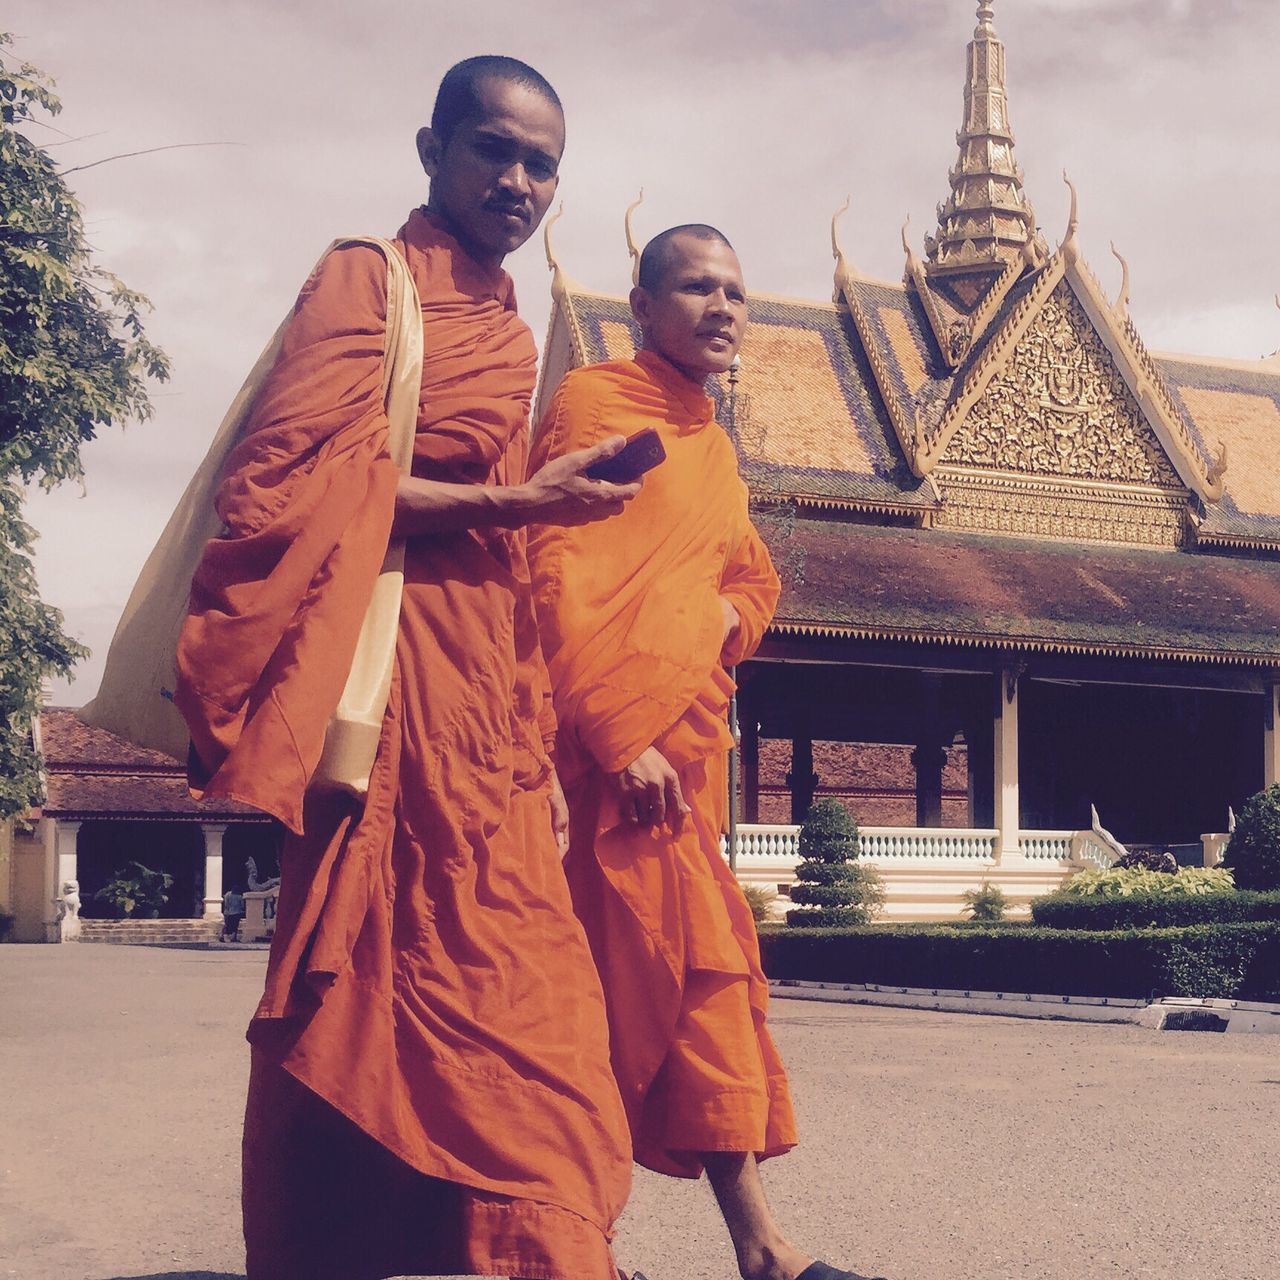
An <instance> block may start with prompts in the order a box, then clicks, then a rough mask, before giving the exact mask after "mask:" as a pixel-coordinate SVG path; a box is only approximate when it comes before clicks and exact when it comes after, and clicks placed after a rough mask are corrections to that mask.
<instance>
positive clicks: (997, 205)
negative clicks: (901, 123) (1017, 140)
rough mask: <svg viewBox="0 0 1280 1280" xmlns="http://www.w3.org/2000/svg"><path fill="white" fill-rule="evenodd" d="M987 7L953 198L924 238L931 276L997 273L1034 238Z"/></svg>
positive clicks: (971, 57) (972, 68) (1000, 53)
mask: <svg viewBox="0 0 1280 1280" xmlns="http://www.w3.org/2000/svg"><path fill="white" fill-rule="evenodd" d="M993 20H994V12H993V9H992V6H991V4H990V2H989V0H986V2H985V3H982V4H980V5H979V6H978V25H977V27H975V28H974V32H973V39H972V41H970V43H969V48H968V53H967V62H966V67H967V75H966V78H965V86H964V122H963V124H962V126H961V128H960V131H959V132H958V133H957V134H956V142H957V144H958V145H959V147H960V157H959V160H958V162H957V164H956V166H955V168H953V169H952V170H951V172H950V174H949V175H948V176H949V178H950V181H951V195H950V196H949V197H948V198H947V200H946V202H945V203H943V204H940V205H939V206H938V230H937V232H936V234H934V235H932V236H928V237H926V239H925V249H926V251H927V252H928V256H929V270H930V273H931V274H933V273H942V274H950V273H952V272H958V271H964V270H972V269H974V268H978V269H982V268H984V267H985V268H992V267H994V268H999V269H1002V268H1003V267H1004V266H1005V265H1006V264H1007V263H1009V262H1012V261H1014V260H1015V259H1017V258H1019V257H1021V256H1022V249H1023V246H1024V245H1026V244H1027V243H1028V242H1029V241H1032V240H1035V239H1038V236H1037V233H1036V216H1035V211H1034V210H1033V209H1032V207H1031V203H1030V201H1029V200H1028V199H1027V198H1026V196H1025V194H1024V193H1023V190H1022V169H1021V168H1020V166H1019V165H1018V164H1017V163H1016V162H1015V160H1014V158H1013V143H1014V138H1013V132H1012V130H1011V129H1010V128H1009V101H1008V96H1007V94H1006V92H1005V63H1004V45H1003V44H1002V43H1001V42H1000V40H999V39H998V38H997V36H996V32H995V28H994V26H993V25H992V22H993Z"/></svg>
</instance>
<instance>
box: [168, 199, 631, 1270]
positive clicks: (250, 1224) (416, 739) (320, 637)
mask: <svg viewBox="0 0 1280 1280" xmlns="http://www.w3.org/2000/svg"><path fill="white" fill-rule="evenodd" d="M398 247H399V249H400V250H401V252H402V253H403V254H404V256H405V259H406V261H407V262H408V265H409V268H410V270H411V271H412V273H413V276H414V280H415V283H416V285H417V288H418V292H419V295H420V297H421V301H422V307H423V316H424V325H425V357H424V365H423V381H422V393H421V402H420V410H419V415H418V429H417V435H416V438H415V446H414V462H413V472H414V474H415V475H418V476H423V477H427V478H433V479H439V480H448V481H453V482H469V483H476V484H487V483H511V482H515V481H518V480H520V479H521V478H522V477H523V474H524V471H525V465H526V455H527V434H526V430H525V424H526V420H527V412H528V405H529V400H530V397H531V394H532V389H533V382H534V376H535V363H536V355H535V349H534V345H533V341H532V337H531V335H530V334H529V331H528V328H527V326H525V325H524V324H523V322H521V321H520V320H519V319H518V318H517V316H516V313H515V302H514V297H513V291H512V288H511V284H510V280H509V278H508V277H507V276H506V275H505V274H504V273H502V272H501V271H489V270H485V269H483V268H481V267H480V266H479V265H478V264H477V263H475V262H474V260H472V259H471V258H470V257H469V256H468V255H467V254H466V253H465V252H464V251H463V249H462V248H461V246H460V245H459V244H458V243H457V242H456V241H455V240H454V239H453V238H452V237H451V236H450V235H449V234H448V232H447V231H446V230H445V229H444V228H443V226H442V225H441V224H440V223H438V222H437V221H436V220H435V219H434V217H433V216H432V215H428V214H426V213H424V212H423V211H418V212H415V213H414V214H413V215H412V216H411V217H410V219H409V221H408V223H407V224H406V226H405V227H404V228H403V229H402V230H401V232H400V234H399V238H398ZM385 277H386V268H385V264H384V263H383V261H382V259H381V258H380V257H379V256H378V254H377V253H376V251H373V250H365V249H362V248H359V247H355V248H351V249H340V250H338V251H336V252H334V253H333V254H331V255H330V256H329V258H328V259H326V261H325V262H324V263H323V264H322V266H321V267H320V269H319V270H318V271H317V273H316V274H315V275H313V277H312V278H311V279H310V280H309V281H308V282H307V284H306V286H305V287H304V288H303V291H302V294H301V296H300V298H299V301H298V305H297V309H296V312H295V315H294V319H293V321H292V323H291V325H290V327H289V330H288V332H287V334H286V336H285V340H284V346H283V349H282V352H281V355H280V358H279V360H278V362H277V364H276V366H275V368H274V369H273V371H272V373H271V375H270V377H269V379H268V381H267V383H266V384H265V386H264V387H263V389H262V391H261V393H260V395H259V398H258V401H257V403H256V404H255V407H254V418H253V423H252V429H251V431H250V432H249V434H248V435H247V436H246V438H245V440H244V442H243V443H242V445H241V446H239V448H238V449H237V450H236V452H235V453H234V454H233V455H232V457H231V459H230V461H229V463H228V466H227V470H226V475H225V480H224V483H223V485H222V487H221V490H220V493H219V498H218V502H219V511H220V514H221V515H222V518H223V519H224V521H225V522H226V526H227V533H226V535H225V536H224V537H222V538H220V539H217V540H215V541H214V542H212V543H210V544H209V548H208V550H207V552H206V555H205V558H204V560H203V562H202V564H201V567H200V570H199V571H198V573H197V575H196V580H195V582H194V584H193V589H192V607H191V614H190V617H189V619H188V622H187V626H186V628H185V629H184V632H183V636H182V642H181V644H180V647H179V670H180V681H179V688H178V693H177V698H178V702H179V705H180V707H181V709H182V711H183V713H184V715H185V716H186V718H187V721H188V724H189V725H190V728H191V734H192V741H193V749H194V752H193V754H194V757H195V762H194V765H193V783H194V784H195V785H194V788H193V789H194V790H195V792H196V794H204V795H210V796H214V795H216V796H226V797H234V798H236V799H239V800H243V801H246V802H247V803H249V804H252V805H255V806H256V807H258V808H260V809H262V810H264V811H265V812H268V813H272V814H274V815H275V816H276V817H278V818H279V819H280V820H281V821H282V822H284V823H285V824H286V825H287V826H288V827H289V828H290V829H291V832H292V833H293V834H291V835H290V837H289V838H288V839H287V841H286V845H285V849H284V853H283V855H282V860H281V891H280V902H279V919H278V923H277V930H276V935H275V940H274V942H273V945H272V951H271V956H270V961H269V966H268V972H267V981H266V990H265V993H264V995H263V998H262V1002H261V1004H260V1005H259V1008H258V1010H257V1013H256V1014H255V1017H254V1019H253V1023H252V1025H251V1027H250V1031H249V1038H250V1042H251V1044H252V1045H253V1069H252V1076H251V1084H250V1096H249V1103H248V1108H247V1113H246V1130H245V1179H244V1202H245V1228H246V1241H247V1245H248V1257H249V1275H250V1277H251V1278H252V1280H256V1278H257V1277H271V1280H285V1278H287V1277H293V1276H297V1277H303V1276H305V1277H308V1280H315V1278H316V1277H328V1276H333V1277H334V1278H335V1280H337V1277H339V1276H341V1277H342V1280H355V1278H357V1277H364V1276H368V1277H375V1276H377V1277H380V1276H386V1275H398V1274H404V1273H409V1274H440V1273H448V1272H454V1273H456V1272H467V1273H471V1274H483V1275H492V1274H500V1275H519V1276H530V1277H547V1278H548V1280H553V1278H559V1277H566V1278H567V1277H569V1276H574V1277H581V1276H589V1277H597V1278H598V1280H605V1277H611V1276H612V1275H613V1273H614V1268H613V1264H612V1260H611V1255H610V1249H609V1243H608V1241H609V1238H610V1234H611V1231H612V1224H613V1221H614V1219H615V1218H616V1216H617V1214H618V1213H619V1211H620V1210H621V1207H622V1205H623V1203H624V1201H625V1198H626V1194H627V1190H628V1180H629V1169H630V1153H629V1144H628V1139H627V1132H626V1122H625V1117H624V1114H623V1111H622V1108H621V1105H620V1102H619V1099H618V1095H617V1089H616V1085H615V1083H614V1081H613V1079H612V1076H611V1074H610V1072H609V1064H608V1047H607V1026H606V1020H605V1010H604V1005H603V997H602V994H601V991H600V986H599V982H598V979H597V978H596V975H595V972H594V969H593V968H592V965H591V957H590V953H589V950H588V947H587V943H586V939H585V937H584V934H583V931H582V928H581V926H580V924H579V923H578V922H577V920H576V919H575V918H574V915H573V912H572V904H571V901H570V897H569V892H568V888H567V886H566V883H565V879H564V874H563V871H562V868H561V865H560V859H559V856H558V851H557V848H556V844H555V840H554V836H553V833H552V831H551V825H550V813H549V793H550V769H549V761H548V756H547V748H546V744H545V741H544V740H549V739H550V737H551V735H552V734H553V732H554V717H553V714H552V712H551V703H550V695H549V690H548V686H547V680H546V673H545V668H544V666H543V664H542V659H541V655H540V651H539V647H538V643H537V634H536V627H535V623H534V618H533V612H532V604H531V600H530V590H529V581H528V569H527V563H526V559H525V548H524V535H523V533H522V532H521V533H510V532H505V531H499V530H475V531H468V532H462V533H456V534H447V535H446V534H442V535H438V536H436V535H433V536H421V537H416V538H412V539H410V540H409V541H408V544H407V547H406V554H405V581H404V591H403V598H402V606H401V615H400V630H399V637H398V642H397V651H396V666H395V675H394V679H393V684H392V691H391V698H390V703H389V706H388V709H387V715H386V719H385V721H384V724H383V729H382V736H381V740H380V743H379V748H378V754H377V759H376V762H375V764H374V769H373V775H372V778H371V780H370V786H369V793H368V797H367V800H366V802H365V804H364V806H363V807H360V806H359V805H358V804H357V803H356V802H355V801H352V800H350V799H347V798H342V797H339V796H336V795H311V796H309V795H307V794H306V785H307V780H308V778H309V776H310V772H311V770H312V769H313V768H314V766H315V762H316V760H317V759H318V757H319V754H320V749H321V747H322V745H323V737H324V729H325V725H326V723H327V720H328V717H329V715H330V713H331V711H332V709H333V706H334V704H335V703H336V701H337V698H338V696H339V694H340V692H341V689H342V685H343V682H344V680H345V677H346V669H347V667H348V665H349V663H350V659H351V653H352V651H353V649H354V645H355V640H356V636H357V634H358V631H359V627H360V622H361V619H362V618H363V615H364V612H365V608H366V606H367V603H368V599H369V594H370V592H371V590H372V584H373V581H374V577H375V576H376V574H377V572H378V568H379V566H380V564H381V561H382V556H383V553H384V551H385V549H386V545H387V540H388V536H389V531H390V528H391V522H392V517H393V514H394V501H395V489H396V483H397V469H396V467H395V464H394V463H393V462H392V461H391V459H390V458H389V457H388V455H387V423H386V418H385V415H384V412H383V408H382V404H381V359H382V346H383V328H384V321H385V311H386V296H385ZM326 1205H329V1206H333V1207H334V1211H330V1210H329V1209H326V1208H325V1206H326ZM391 1205H400V1206H402V1207H406V1208H405V1212H403V1213H399V1214H395V1213H391V1212H390V1210H389V1208H388V1206H391ZM407 1206H412V1211H409V1209H408V1208H407ZM338 1210H340V1211H338Z"/></svg>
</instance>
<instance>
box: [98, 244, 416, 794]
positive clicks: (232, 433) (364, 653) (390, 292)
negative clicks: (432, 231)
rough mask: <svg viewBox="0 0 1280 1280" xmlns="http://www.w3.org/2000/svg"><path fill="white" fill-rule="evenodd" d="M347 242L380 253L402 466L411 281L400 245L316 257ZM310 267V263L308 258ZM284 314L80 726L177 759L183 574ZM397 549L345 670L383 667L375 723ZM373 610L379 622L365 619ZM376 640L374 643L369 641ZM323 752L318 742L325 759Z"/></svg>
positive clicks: (153, 562) (347, 781)
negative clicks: (350, 247) (346, 247)
mask: <svg viewBox="0 0 1280 1280" xmlns="http://www.w3.org/2000/svg"><path fill="white" fill-rule="evenodd" d="M350 243H361V244H371V245H373V246H374V247H376V248H377V249H378V250H379V251H380V252H381V253H382V254H383V256H384V257H385V258H386V260H387V336H386V346H385V348H384V352H385V356H384V367H383V386H384V389H385V391H386V405H387V416H388V420H389V422H390V424H391V455H392V457H393V458H394V459H395V460H396V462H397V463H399V465H400V467H401V468H402V469H403V470H405V471H407V470H408V469H409V464H410V462H411V460H412V457H413V436H414V430H415V428H416V425H417V421H416V420H417V405H418V395H419V385H420V383H421V377H422V320H421V316H422V312H421V307H420V304H419V302H418V297H417V289H416V288H415V286H414V283H413V277H412V276H411V275H410V273H409V269H408V267H407V265H406V264H405V261H404V259H403V258H402V257H401V256H400V253H399V251H398V250H397V249H396V248H395V246H394V245H392V244H391V243H390V242H389V241H386V240H379V239H376V238H373V237H369V238H361V237H357V238H356V239H355V240H336V241H334V243H333V244H331V245H330V246H329V248H327V249H326V250H325V251H324V253H323V254H322V255H321V258H320V262H323V261H324V259H325V258H326V257H328V256H329V254H330V253H331V252H332V251H333V250H334V249H335V248H337V247H338V246H339V245H343V244H350ZM319 265H320V263H319V262H317V264H316V266H317V267H318V266H319ZM292 318H293V310H292V308H291V309H290V312H289V314H288V316H286V317H285V319H284V320H283V321H282V322H281V324H280V327H279V328H278V329H277V330H276V332H275V334H274V335H273V336H272V338H271V341H270V342H268V343H267V345H266V347H265V349H264V350H263V352H262V354H261V355H260V356H259V357H258V360H257V363H256V364H255V365H254V366H253V369H252V370H251V371H250V373H249V376H248V377H247V378H246V379H245V381H244V385H243V386H242V387H241V388H240V390H239V392H238V393H237V394H236V398H235V399H234V400H233V401H232V402H231V407H230V408H229V409H228V410H227V413H226V416H225V417H224V418H223V419H222V423H221V425H220V426H219V427H218V430H217V433H216V434H215V436H214V438H213V442H212V444H211V445H210V446H209V450H208V452H207V453H206V454H205V456H204V459H203V461H202V462H201V463H200V465H199V467H198V468H197V469H196V473H195V475H194V476H192V478H191V482H190V483H189V484H188V485H187V488H186V491H185V492H184V493H183V495H182V497H181V499H180V500H179V501H178V505H177V507H176V508H175V509H174V512H173V515H171V516H170V517H169V522H168V524H166V525H165V527H164V531H163V532H162V533H161V534H160V538H159V540H158V541H157V542H156V545H155V547H154V549H153V550H152V552H151V554H150V556H148V557H147V561H146V563H145V564H144V565H143V567H142V572H141V573H140V574H139V575H138V580H137V582H136V583H134V587H133V591H132V592H131V593H130V595H129V600H128V603H127V604H126V605H125V607H124V612H123V613H122V614H121V616H120V622H119V624H118V625H117V626H116V631H115V635H114V636H113V637H112V640H111V647H110V649H109V650H108V652H107V661H106V667H105V670H104V672H103V677H102V683H101V685H100V686H99V689H98V693H97V696H96V697H95V698H94V699H93V701H91V702H90V703H88V704H87V705H86V706H84V707H82V708H81V709H80V711H79V712H78V713H77V714H78V715H79V717H80V719H81V720H83V721H84V722H85V723H86V724H90V725H95V726H97V727H98V728H101V729H106V730H107V731H108V732H109V733H114V734H116V735H117V736H118V737H121V738H124V739H126V740H127V741H129V742H132V743H135V744H136V745H137V746H140V747H148V748H150V749H152V750H155V751H162V752H164V753H165V754H166V755H170V756H174V757H176V758H177V759H179V760H184V759H185V758H186V755H187V744H188V740H189V735H188V733H187V726H186V723H185V722H184V721H183V719H182V716H181V715H180V714H179V712H178V709H177V708H176V707H175V706H174V705H173V689H174V686H175V684H176V683H177V662H176V655H177V650H178V637H179V634H180V633H181V631H182V624H183V622H184V621H185V620H186V616H187V604H188V597H189V595H190V590H191V579H192V578H193V577H194V576H195V571H196V569H197V567H198V566H199V564H200V558H201V556H203V555H204V549H205V545H206V544H207V543H208V542H209V540H210V539H212V538H216V537H218V536H219V535H220V534H221V532H222V521H221V520H219V518H218V515H217V512H216V510H215V508H214V497H215V496H216V494H217V491H218V484H219V481H220V480H221V477H222V471H223V468H224V466H225V465H226V460H227V457H228V455H229V454H230V453H231V450H232V449H234V448H235V446H236V445H237V444H238V443H239V441H240V438H241V436H242V434H243V432H244V426H245V422H246V420H247V418H248V415H249V411H250V409H251V408H252V406H253V402H254V400H255V398H256V397H257V394H258V392H259V390H260V389H261V387H262V384H263V382H265V380H266V378H267V375H268V374H269V373H270V372H271V370H272V368H273V367H274V365H275V363H276V359H277V357H278V356H279V354H280V347H281V344H282V342H283V339H284V333H285V329H286V328H287V326H288V324H289V321H290V320H291V319H292ZM402 556H403V548H400V549H399V551H397V548H396V547H395V546H394V545H393V546H392V547H391V548H389V549H388V553H387V562H386V565H385V566H384V568H385V569H390V570H391V571H392V572H393V573H394V574H395V575H396V576H395V577H393V578H392V580H391V584H390V585H388V586H384V585H383V581H382V579H385V578H386V576H387V575H386V573H385V572H384V574H383V575H382V579H380V580H379V584H378V589H377V591H376V592H375V595H374V603H373V605H371V606H370V610H369V615H368V616H366V619H365V626H364V629H363V630H362V632H361V636H360V643H359V647H358V649H357V653H356V663H355V664H354V666H353V671H352V680H353V682H355V684H359V683H360V681H358V680H356V672H357V671H360V672H364V673H367V672H368V671H370V670H371V669H373V668H377V669H378V671H379V673H380V674H381V671H382V668H383V667H385V679H380V680H378V681H374V682H372V683H373V685H374V686H375V689H377V690H384V691H383V692H382V701H381V706H380V707H378V709H377V711H376V720H377V722H378V723H381V719H382V714H383V711H385V709H386V700H387V695H388V693H389V691H390V675H391V661H392V659H393V657H394V652H395V629H394V623H393V624H392V628H391V631H390V635H389V639H388V632H387V626H386V619H387V617H388V616H389V604H388V602H389V601H390V607H391V608H393V609H394V612H395V615H396V617H397V618H398V614H399V604H400V585H401V584H402V583H403V573H402V572H401V571H400V558H401V557H402ZM391 585H393V586H394V592H392V591H391ZM392 596H394V599H392V598H391V597H392ZM375 613H376V614H377V618H378V620H379V624H378V625H375V624H374V622H372V621H371V619H373V617H374V615H375ZM378 645H380V646H381V647H380V648H377V646H378ZM375 648H377V652H378V653H380V654H382V655H383V658H382V661H381V663H377V662H374V663H371V662H370V661H369V659H368V655H369V653H370V652H371V651H373V650H374V649H375ZM353 682H348V686H347V690H346V691H345V692H344V694H343V703H344V706H346V707H353V708H354V707H356V706H357V705H358V703H359V701H360V697H359V695H358V694H357V691H356V689H355V687H354V684H353ZM348 695H350V698H348ZM364 701H365V706H366V710H365V712H364V715H363V722H364V723H365V724H366V725H367V724H368V723H370V717H371V716H373V710H372V708H373V707H375V706H376V705H377V697H376V693H375V695H374V696H372V697H370V695H367V694H366V696H365V698H364ZM340 714H341V716H342V717H343V719H342V723H345V722H346V721H345V717H346V714H347V713H346V712H345V711H344V712H342V713H340ZM330 732H331V734H332V736H333V737H334V741H335V753H334V758H335V763H336V762H337V760H338V759H341V760H347V759H348V757H347V755H346V751H345V750H344V751H342V752H338V751H337V750H336V743H337V741H338V740H342V741H344V742H345V741H349V740H350V738H351V737H352V736H353V733H354V731H349V730H347V729H344V728H336V727H335V728H331V731H330ZM354 736H357V737H360V736H361V735H360V734H354ZM368 738H369V734H368V733H367V732H365V733H364V734H363V740H365V741H366V742H367V740H368ZM372 742H373V746H372V748H368V747H367V746H366V748H365V750H366V753H367V755H368V766H366V768H365V770H364V775H363V776H364V779H365V781H364V783H363V784H361V783H360V782H359V778H360V774H359V770H358V769H357V770H354V771H353V770H352V769H351V768H350V767H346V768H343V769H342V770H340V772H339V775H338V776H337V777H335V778H334V782H335V783H336V785H340V786H348V787H349V788H350V789H352V790H354V791H356V792H358V793H359V792H363V790H364V788H365V787H366V786H367V784H368V773H369V768H371V767H372V764H373V752H374V751H376V749H377V734H376V732H375V733H374V734H373V737H372ZM330 754H331V753H330V751H329V749H328V744H327V743H326V750H325V756H326V758H328V757H330ZM352 779H354V781H352Z"/></svg>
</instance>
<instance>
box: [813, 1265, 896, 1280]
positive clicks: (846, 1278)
mask: <svg viewBox="0 0 1280 1280" xmlns="http://www.w3.org/2000/svg"><path fill="white" fill-rule="evenodd" d="M796 1280H885V1278H884V1276H860V1275H859V1274H858V1273H857V1272H856V1271H841V1270H840V1269H839V1268H838V1267H832V1266H829V1265H828V1264H827V1263H825V1262H811V1263H810V1264H809V1265H808V1266H807V1267H805V1269H804V1270H803V1271H802V1272H801V1273H800V1274H799V1275H798V1276H796Z"/></svg>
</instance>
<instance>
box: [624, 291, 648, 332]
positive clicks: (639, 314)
mask: <svg viewBox="0 0 1280 1280" xmlns="http://www.w3.org/2000/svg"><path fill="white" fill-rule="evenodd" d="M627 301H628V302H630V303H631V314H632V315H633V316H635V318H636V321H637V323H638V324H639V325H640V328H641V329H643V328H644V327H645V325H647V324H648V323H649V315H650V313H651V312H652V310H653V299H652V298H651V297H650V296H649V290H648V289H642V288H641V287H640V286H639V285H636V287H635V288H634V289H632V290H631V295H630V297H629V298H628V299H627Z"/></svg>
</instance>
